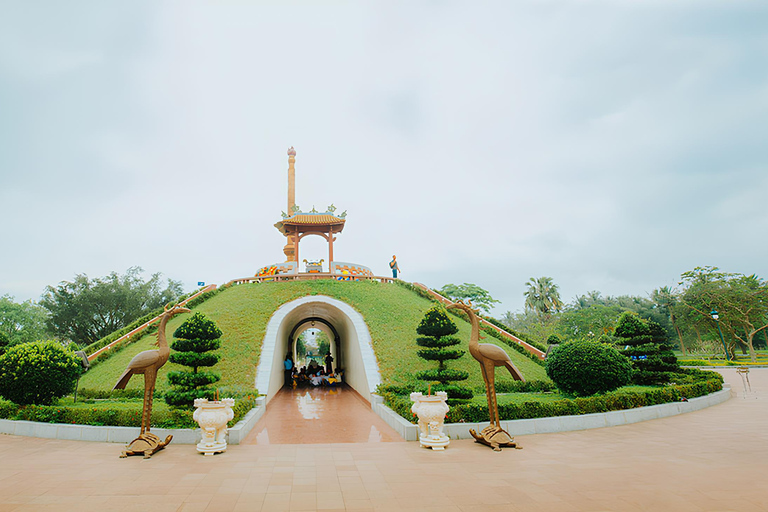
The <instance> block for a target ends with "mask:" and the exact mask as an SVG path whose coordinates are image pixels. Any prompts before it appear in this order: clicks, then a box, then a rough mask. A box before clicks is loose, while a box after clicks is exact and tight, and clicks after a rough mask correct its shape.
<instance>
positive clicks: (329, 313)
mask: <svg viewBox="0 0 768 512" xmlns="http://www.w3.org/2000/svg"><path fill="white" fill-rule="evenodd" d="M312 316H316V317H324V318H325V317H328V318H325V319H326V320H327V321H329V322H331V323H332V324H333V325H334V327H335V329H336V330H337V331H338V333H339V338H340V345H341V355H342V357H343V360H344V365H345V367H344V368H343V369H344V381H345V382H346V383H347V384H349V385H350V386H351V387H352V388H354V389H355V390H356V391H357V392H358V393H359V394H360V395H361V396H362V397H363V398H364V399H366V400H368V402H370V401H371V393H374V392H375V391H376V387H377V386H378V385H379V384H380V383H381V374H380V372H379V365H378V362H377V361H376V354H375V353H374V351H373V345H372V342H371V333H370V331H369V330H368V326H367V325H366V323H365V319H364V318H363V316H362V315H361V314H360V313H358V312H357V311H355V310H354V309H353V308H352V307H351V306H350V305H349V304H346V303H345V302H342V301H340V300H337V299H334V298H331V297H327V296H324V295H311V296H307V297H301V298H299V299H296V300H293V301H291V302H288V303H286V304H283V305H282V306H280V307H279V308H278V309H277V311H275V312H274V313H273V314H272V317H271V318H270V319H269V322H268V323H267V331H266V333H265V335H264V340H263V341H262V344H261V355H260V358H259V365H258V367H257V369H256V388H257V389H258V390H259V393H262V394H266V402H267V403H269V401H270V400H272V398H274V396H275V395H276V394H277V392H278V391H280V389H281V388H282V386H283V375H284V374H283V368H284V367H283V362H284V361H285V355H286V354H287V352H288V336H289V334H290V332H291V330H293V328H294V327H295V326H296V325H297V324H300V323H302V322H303V321H304V319H306V318H308V317H312Z"/></svg>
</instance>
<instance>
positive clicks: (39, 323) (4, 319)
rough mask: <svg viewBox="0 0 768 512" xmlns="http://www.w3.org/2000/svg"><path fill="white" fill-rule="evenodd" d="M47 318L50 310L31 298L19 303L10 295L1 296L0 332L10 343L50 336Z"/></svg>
mask: <svg viewBox="0 0 768 512" xmlns="http://www.w3.org/2000/svg"><path fill="white" fill-rule="evenodd" d="M47 318H48V311H46V310H45V308H42V307H41V306H38V305H37V304H35V303H34V302H32V301H31V300H28V301H25V302H22V303H21V304H18V303H16V302H14V300H13V297H11V296H10V295H4V296H2V297H0V333H3V334H4V335H5V336H6V338H7V340H8V344H9V345H18V344H19V343H28V342H30V341H38V340H42V339H46V338H48V337H49V333H48V329H47V328H46V326H45V322H46V319H47Z"/></svg>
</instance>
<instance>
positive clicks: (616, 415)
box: [371, 384, 731, 441]
mask: <svg viewBox="0 0 768 512" xmlns="http://www.w3.org/2000/svg"><path fill="white" fill-rule="evenodd" d="M730 397H731V386H730V384H723V389H722V390H721V391H717V392H715V393H711V394H709V395H706V396H701V397H698V398H691V399H689V400H688V401H687V402H671V403H668V404H659V405H650V406H648V407H638V408H636V409H625V410H623V411H611V412H605V413H595V414H580V415H573V416H555V417H553V418H534V419H528V420H509V421H502V422H501V428H503V429H504V430H506V431H507V432H509V434H510V435H512V436H516V435H519V436H522V435H528V434H551V433H554V432H569V431H572V430H586V429H590V428H602V427H615V426H617V425H627V424H629V423H637V422H640V421H646V420H655V419H658V418H666V417H668V416H676V415H678V414H684V413H686V412H693V411H698V410H699V409H704V408H706V407H710V406H712V405H717V404H721V403H723V402H725V401H726V400H728V399H729V398H730ZM371 408H372V409H373V411H374V412H375V413H376V414H378V415H379V416H381V418H382V419H383V420H384V421H385V422H386V423H387V425H389V426H390V427H392V428H393V429H395V431H396V432H397V433H398V434H400V436H402V437H403V439H405V440H406V441H418V439H419V427H418V426H417V425H414V424H413V423H410V422H408V421H406V420H405V419H404V418H403V417H402V416H400V415H399V414H397V413H396V412H395V411H393V410H392V409H390V408H389V407H387V406H386V405H384V399H383V398H382V397H380V396H378V395H373V399H372V400H371ZM488 425H489V423H488V422H484V423H446V424H445V427H444V429H443V432H444V433H445V435H447V436H448V437H450V438H451V439H472V436H471V435H470V434H469V429H474V430H475V432H480V431H481V430H482V429H483V428H485V427H487V426H488Z"/></svg>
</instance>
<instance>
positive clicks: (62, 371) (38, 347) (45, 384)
mask: <svg viewBox="0 0 768 512" xmlns="http://www.w3.org/2000/svg"><path fill="white" fill-rule="evenodd" d="M81 371H82V365H81V364H80V360H79V359H78V358H77V356H76V355H75V354H74V353H72V352H71V351H69V350H67V349H66V348H65V347H64V346H62V345H61V343H58V342H56V341H35V342H31V343H22V344H20V345H15V346H13V347H11V348H9V349H8V350H7V351H6V353H5V354H3V355H2V356H0V395H1V396H3V397H4V398H5V399H6V400H10V401H12V402H15V403H17V404H20V405H28V404H39V405H50V404H52V403H53V402H54V401H55V400H56V399H57V398H61V397H62V396H65V395H66V394H68V393H71V392H72V391H73V390H74V389H75V381H76V380H77V377H78V376H79V375H80V372H81Z"/></svg>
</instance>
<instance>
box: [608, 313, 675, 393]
mask: <svg viewBox="0 0 768 512" xmlns="http://www.w3.org/2000/svg"><path fill="white" fill-rule="evenodd" d="M614 335H615V336H616V338H618V339H617V341H616V345H617V346H618V347H619V350H621V353H622V354H624V355H625V356H627V357H628V358H629V360H630V361H631V362H632V366H633V367H634V373H633V375H632V381H633V382H635V383H637V384H664V383H666V382H668V381H669V379H670V372H677V371H679V370H680V366H679V365H678V363H677V358H676V357H675V354H674V353H673V352H672V345H671V344H670V343H669V341H668V340H667V335H666V333H665V332H664V328H663V327H661V326H660V325H659V324H657V323H656V322H652V321H650V320H647V321H646V320H643V319H641V318H640V317H638V316H637V315H636V314H634V313H631V312H624V313H622V314H621V316H620V317H619V321H618V323H617V324H616V330H615V331H614Z"/></svg>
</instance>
